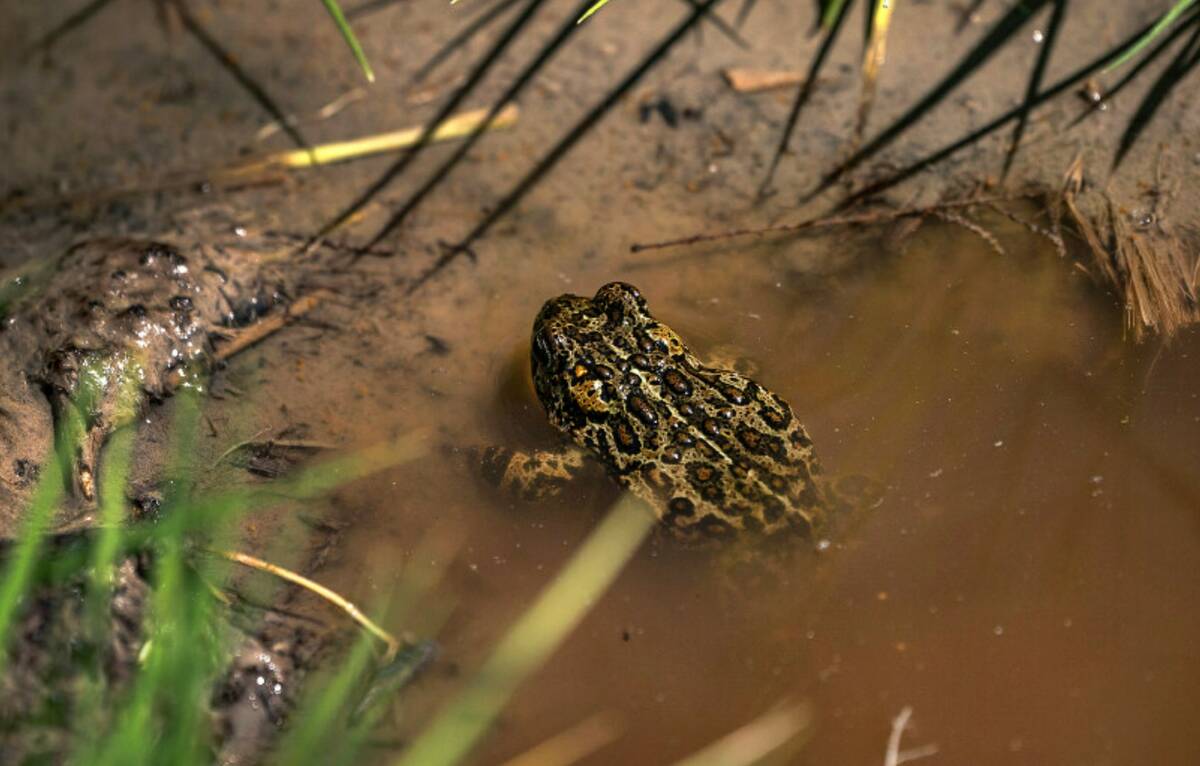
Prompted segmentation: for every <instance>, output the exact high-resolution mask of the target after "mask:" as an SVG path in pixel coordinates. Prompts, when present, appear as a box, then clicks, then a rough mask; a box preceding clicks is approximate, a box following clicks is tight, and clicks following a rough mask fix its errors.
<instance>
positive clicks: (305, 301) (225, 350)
mask: <svg viewBox="0 0 1200 766" xmlns="http://www.w3.org/2000/svg"><path fill="white" fill-rule="evenodd" d="M324 298H325V296H324V295H323V294H321V293H310V294H309V295H305V296H303V297H301V298H298V299H297V300H296V301H295V302H294V303H292V304H291V305H289V306H288V307H287V309H285V310H284V311H282V312H280V313H278V314H270V315H268V316H266V317H264V318H263V319H260V320H259V321H257V322H255V323H254V324H252V325H250V326H249V327H247V328H245V329H244V330H240V331H238V334H237V335H235V336H233V339H232V340H230V341H229V342H228V343H226V344H225V345H223V346H221V347H220V348H218V349H217V350H216V351H214V352H213V359H215V360H216V361H218V362H220V361H224V360H225V359H228V358H229V357H231V356H233V355H234V354H237V353H238V352H241V351H245V350H246V349H247V348H250V347H251V346H253V345H254V344H255V343H258V342H259V341H260V340H262V339H263V338H265V337H267V336H268V335H270V334H272V333H274V332H276V331H277V330H279V329H280V328H282V327H283V326H284V325H286V324H288V323H289V322H291V321H292V320H293V319H296V318H297V317H301V316H304V315H305V314H307V313H308V312H310V311H312V310H313V309H314V308H316V307H317V305H318V304H320V303H321V301H322V300H324Z"/></svg>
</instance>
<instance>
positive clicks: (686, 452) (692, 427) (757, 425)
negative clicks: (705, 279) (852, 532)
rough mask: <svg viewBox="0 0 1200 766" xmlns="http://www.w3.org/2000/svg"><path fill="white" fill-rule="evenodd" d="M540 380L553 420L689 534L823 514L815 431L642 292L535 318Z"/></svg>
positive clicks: (785, 525)
mask: <svg viewBox="0 0 1200 766" xmlns="http://www.w3.org/2000/svg"><path fill="white" fill-rule="evenodd" d="M532 364H533V381H534V386H535V388H536V389H537V394H538V398H539V399H540V400H541V402H542V406H543V407H545V409H546V414H547V416H548V417H549V419H550V422H551V423H553V424H554V425H555V426H556V427H558V428H559V429H560V430H562V431H563V432H564V433H566V434H567V435H569V436H570V437H571V439H572V440H574V442H575V443H576V444H578V445H579V446H581V447H583V448H584V449H585V450H587V451H588V452H590V453H591V454H592V455H594V456H595V457H596V458H598V459H599V460H600V461H601V462H602V463H604V465H605V466H606V467H607V468H608V470H609V472H610V473H611V474H612V475H613V476H614V477H615V478H616V480H617V481H618V482H619V483H620V484H621V485H622V486H624V487H626V488H628V489H629V490H630V491H632V492H633V493H634V494H636V495H637V496H638V497H640V498H642V499H643V500H644V501H646V502H647V503H649V505H650V507H651V508H653V509H654V512H655V513H656V514H657V515H658V517H659V519H660V520H661V521H662V522H663V524H664V525H665V526H666V527H668V528H669V529H671V530H672V531H674V532H676V533H678V534H679V536H681V537H682V538H684V539H699V538H704V537H732V536H735V535H738V534H740V533H757V534H774V533H777V532H781V531H792V532H796V533H799V534H801V535H803V536H805V537H809V538H811V539H816V535H817V533H818V532H819V530H820V529H821V527H822V526H823V524H824V520H825V515H826V513H825V507H826V504H825V498H824V496H823V493H822V489H821V485H820V483H819V482H818V480H817V476H818V475H819V474H820V467H819V465H818V463H817V458H816V455H815V454H814V453H813V444H812V441H811V440H810V439H809V437H808V434H807V433H806V432H805V430H804V426H802V425H801V424H800V423H799V421H797V420H796V417H795V415H794V414H793V413H792V408H791V407H790V406H788V403H787V402H785V401H784V400H783V399H781V398H780V397H779V396H778V395H777V394H775V393H772V392H771V391H769V390H768V389H766V388H764V387H763V386H761V385H759V384H758V383H756V382H755V381H753V380H751V379H750V378H748V377H746V376H745V375H742V374H740V373H737V372H734V371H732V370H725V369H717V368H712V367H705V366H704V365H703V364H701V363H700V361H699V360H698V359H697V358H696V356H695V355H694V354H693V353H692V352H691V351H690V350H689V349H688V347H687V346H686V345H685V344H684V342H683V341H682V340H681V339H680V337H679V336H678V335H677V334H676V333H675V332H674V331H673V330H672V329H671V328H670V327H667V326H666V325H665V324H663V323H662V322H659V321H658V320H656V319H655V318H654V317H653V316H651V315H650V312H649V311H648V310H647V308H646V301H645V300H644V299H643V298H642V295H641V293H640V292H638V290H637V288H635V287H633V286H632V285H628V284H625V283H622V282H614V283H611V284H608V285H605V286H604V287H601V288H600V290H599V291H598V292H597V293H596V296H595V297H594V298H583V297H580V296H577V295H563V296H561V297H558V298H555V299H553V300H551V301H548V302H547V303H546V305H545V306H543V307H542V310H541V312H540V313H539V314H538V316H537V320H536V321H535V322H534V325H533V350H532Z"/></svg>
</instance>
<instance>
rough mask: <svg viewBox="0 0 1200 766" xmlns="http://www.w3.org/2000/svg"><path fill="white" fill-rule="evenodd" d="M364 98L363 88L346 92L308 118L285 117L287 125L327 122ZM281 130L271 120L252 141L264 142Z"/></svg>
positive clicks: (281, 127) (277, 123)
mask: <svg viewBox="0 0 1200 766" xmlns="http://www.w3.org/2000/svg"><path fill="white" fill-rule="evenodd" d="M366 97H367V91H366V90H365V89H364V88H354V89H352V90H348V91H346V92H345V93H343V94H342V95H340V96H338V97H337V98H335V99H334V100H333V101H330V102H329V103H328V104H326V105H325V106H323V107H321V108H320V109H318V110H317V111H315V112H313V113H312V115H311V116H309V117H305V118H300V117H297V116H296V115H294V114H289V115H287V116H286V119H287V123H288V124H289V125H299V124H300V123H301V122H305V123H314V122H320V121H321V120H328V119H329V118H330V117H333V116H334V115H336V114H337V113H338V112H341V111H342V110H343V109H345V108H346V107H348V106H350V105H351V104H353V103H354V102H355V101H361V100H363V99H364V98H366ZM282 129H283V125H282V124H280V122H279V121H278V120H272V121H271V122H268V123H267V124H266V125H263V126H262V127H261V128H259V129H258V132H257V133H255V134H254V140H255V141H265V140H266V139H268V138H270V137H271V136H273V135H275V134H276V133H278V132H279V131H280V130H282Z"/></svg>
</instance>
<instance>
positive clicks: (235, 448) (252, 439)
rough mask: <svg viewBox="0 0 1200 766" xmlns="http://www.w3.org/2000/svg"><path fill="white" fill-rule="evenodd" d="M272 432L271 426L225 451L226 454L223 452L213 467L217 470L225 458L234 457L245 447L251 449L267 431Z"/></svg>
mask: <svg viewBox="0 0 1200 766" xmlns="http://www.w3.org/2000/svg"><path fill="white" fill-rule="evenodd" d="M270 430H271V428H270V426H268V427H266V428H264V429H262V430H260V431H259V432H258V433H256V434H254V436H251V437H250V438H249V439H245V440H243V441H240V442H237V443H235V444H234V445H233V446H231V447H230V448H229V449H227V450H225V451H224V452H222V453H221V454H220V455H218V456H217V459H216V460H214V461H213V463H212V467H213V468H216V467H217V466H218V465H220V464H221V461H222V460H224V459H225V458H227V457H229V456H230V455H232V454H233V453H235V452H237V451H238V450H240V449H242V448H243V447H249V446H250V445H251V444H254V443H255V440H256V439H258V437H260V436H262V435H263V434H265V433H266V432H267V431H270Z"/></svg>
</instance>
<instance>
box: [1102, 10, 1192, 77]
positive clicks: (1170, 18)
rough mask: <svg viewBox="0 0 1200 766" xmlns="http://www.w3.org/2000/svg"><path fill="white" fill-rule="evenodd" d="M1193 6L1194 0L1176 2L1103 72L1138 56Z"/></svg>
mask: <svg viewBox="0 0 1200 766" xmlns="http://www.w3.org/2000/svg"><path fill="white" fill-rule="evenodd" d="M1195 4H1196V0H1177V2H1176V3H1175V5H1173V6H1171V7H1170V8H1169V9H1168V10H1167V12H1166V13H1164V14H1163V15H1162V18H1160V19H1159V20H1158V22H1157V23H1155V25H1154V26H1153V27H1151V28H1150V31H1149V32H1147V33H1146V34H1144V35H1142V37H1141V38H1140V39H1139V40H1138V41H1137V42H1136V43H1134V44H1133V46H1132V47H1131V48H1130V49H1129V50H1127V51H1125V55H1123V56H1121V57H1120V58H1119V59H1117V60H1116V61H1114V62H1113V63H1111V64H1109V65H1108V68H1106V69H1105V70H1104V71H1105V72H1111V71H1112V70H1114V69H1116V68H1117V67H1119V66H1121V65H1122V64H1124V63H1125V62H1126V61H1129V59H1131V58H1133V57H1134V56H1136V55H1138V53H1140V52H1141V51H1142V49H1143V48H1145V47H1146V46H1147V45H1149V44H1150V43H1151V42H1152V41H1153V40H1154V38H1156V37H1158V36H1159V35H1160V34H1162V33H1163V31H1164V30H1166V28H1167V27H1169V26H1171V25H1172V24H1174V23H1175V20H1176V19H1178V18H1179V17H1180V16H1181V15H1182V14H1183V12H1184V11H1186V10H1187V9H1188V8H1191V7H1192V6H1193V5H1195Z"/></svg>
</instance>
